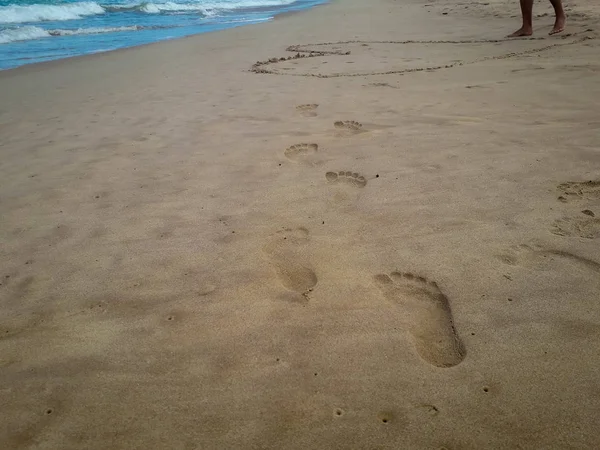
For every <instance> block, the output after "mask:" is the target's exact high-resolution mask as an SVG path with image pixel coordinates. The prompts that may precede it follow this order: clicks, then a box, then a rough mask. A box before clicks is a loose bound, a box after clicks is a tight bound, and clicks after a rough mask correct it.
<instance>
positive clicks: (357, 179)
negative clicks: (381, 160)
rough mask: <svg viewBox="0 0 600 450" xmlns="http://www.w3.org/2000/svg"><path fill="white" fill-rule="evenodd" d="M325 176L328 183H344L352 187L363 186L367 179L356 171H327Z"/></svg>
mask: <svg viewBox="0 0 600 450" xmlns="http://www.w3.org/2000/svg"><path fill="white" fill-rule="evenodd" d="M325 178H326V179H327V181H329V182H330V183H344V184H347V185H349V186H352V187H357V188H364V187H365V186H366V185H367V179H366V178H365V177H363V176H362V175H361V174H359V173H357V172H344V171H343V170H342V171H341V172H327V173H326V174H325Z"/></svg>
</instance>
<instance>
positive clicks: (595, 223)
mask: <svg viewBox="0 0 600 450" xmlns="http://www.w3.org/2000/svg"><path fill="white" fill-rule="evenodd" d="M550 232H551V233H552V234H556V235H558V236H569V237H571V236H576V237H582V238H586V239H596V238H597V237H600V219H597V218H592V217H582V218H579V217H573V218H569V217H567V218H564V219H558V220H557V221H556V222H554V226H553V227H552V228H551V229H550Z"/></svg>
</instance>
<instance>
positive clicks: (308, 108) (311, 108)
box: [296, 103, 319, 117]
mask: <svg viewBox="0 0 600 450" xmlns="http://www.w3.org/2000/svg"><path fill="white" fill-rule="evenodd" d="M318 107H319V104H318V103H307V104H306V105H298V106H296V110H297V111H299V112H300V114H302V115H303V116H306V117H315V116H316V115H317V112H316V111H315V110H316V109H317V108H318Z"/></svg>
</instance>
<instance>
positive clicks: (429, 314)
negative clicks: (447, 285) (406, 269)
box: [375, 272, 466, 367]
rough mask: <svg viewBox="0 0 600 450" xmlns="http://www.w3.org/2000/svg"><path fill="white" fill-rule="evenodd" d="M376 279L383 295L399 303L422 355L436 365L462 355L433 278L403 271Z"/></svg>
mask: <svg viewBox="0 0 600 450" xmlns="http://www.w3.org/2000/svg"><path fill="white" fill-rule="evenodd" d="M375 280H376V282H377V284H378V285H379V287H380V289H381V291H382V292H383V294H384V296H385V297H386V298H387V299H388V300H390V301H392V302H394V303H396V304H398V305H399V306H401V307H402V315H403V316H404V317H405V318H406V325H407V327H408V331H409V333H410V335H411V336H412V338H413V340H414V342H415V346H416V349H417V352H418V353H419V355H420V356H421V358H423V359H424V360H425V361H427V362H428V363H430V364H432V365H434V366H437V367H452V366H455V365H457V364H459V363H460V362H461V361H462V360H463V359H464V357H465V353H466V352H465V349H464V346H463V344H462V342H461V340H460V338H459V337H458V334H457V333H456V330H455V329H454V322H453V320H452V312H451V310H450V304H449V303H448V298H447V297H446V296H445V295H444V294H443V293H442V291H440V289H439V287H438V285H437V284H436V283H435V282H434V281H429V280H427V279H426V278H424V277H419V276H416V275H413V274H411V273H402V272H392V273H391V274H390V275H384V274H380V275H376V276H375Z"/></svg>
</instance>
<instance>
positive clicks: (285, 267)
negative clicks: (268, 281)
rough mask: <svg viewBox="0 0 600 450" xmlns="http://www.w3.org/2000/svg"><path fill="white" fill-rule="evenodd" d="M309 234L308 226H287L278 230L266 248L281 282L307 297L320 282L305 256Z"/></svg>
mask: <svg viewBox="0 0 600 450" xmlns="http://www.w3.org/2000/svg"><path fill="white" fill-rule="evenodd" d="M308 236H309V233H308V230H307V229H306V228H302V227H300V228H296V229H290V228H286V229H284V230H282V231H279V232H277V233H276V234H275V236H274V237H273V242H272V243H271V244H269V245H267V246H266V247H265V249H264V250H265V253H266V254H267V255H268V256H269V257H270V259H271V262H272V263H273V266H274V267H275V270H276V271H277V276H278V278H279V281H280V282H281V284H283V286H285V287H286V288H287V289H289V290H291V291H295V292H297V293H299V294H302V295H303V296H304V297H306V298H308V295H309V294H310V292H312V290H313V288H314V287H315V286H316V285H317V282H318V278H317V275H316V274H315V272H314V271H313V270H312V269H311V268H310V264H309V263H308V261H307V258H306V256H305V247H306V244H307V243H308V241H309V237H308Z"/></svg>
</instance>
